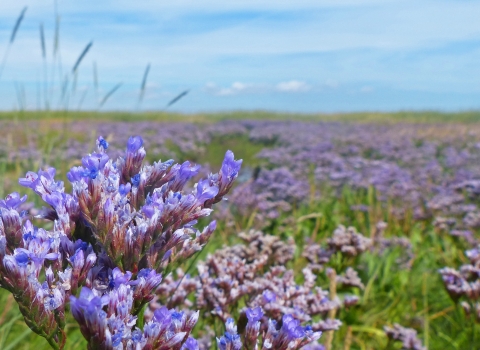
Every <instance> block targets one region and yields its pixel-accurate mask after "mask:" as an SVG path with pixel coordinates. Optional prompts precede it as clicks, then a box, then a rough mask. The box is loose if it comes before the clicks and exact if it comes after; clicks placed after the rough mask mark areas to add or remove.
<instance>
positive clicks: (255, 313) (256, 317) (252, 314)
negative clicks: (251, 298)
mask: <svg viewBox="0 0 480 350" xmlns="http://www.w3.org/2000/svg"><path fill="white" fill-rule="evenodd" d="M245 313H246V314H247V318H248V322H249V323H255V322H258V321H260V320H261V319H262V317H263V311H262V308H261V307H260V306H257V307H256V308H254V309H247V310H246V311H245Z"/></svg>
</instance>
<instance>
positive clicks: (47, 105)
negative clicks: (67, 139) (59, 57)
mask: <svg viewBox="0 0 480 350" xmlns="http://www.w3.org/2000/svg"><path fill="white" fill-rule="evenodd" d="M39 30H40V48H41V50H42V60H43V98H44V101H43V102H44V106H45V109H46V110H48V109H50V103H49V96H48V71H47V50H46V45H45V30H44V28H43V23H40V28H39Z"/></svg>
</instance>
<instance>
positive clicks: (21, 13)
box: [10, 6, 27, 45]
mask: <svg viewBox="0 0 480 350" xmlns="http://www.w3.org/2000/svg"><path fill="white" fill-rule="evenodd" d="M25 12H27V7H26V6H25V7H24V8H23V10H22V12H20V16H18V18H17V22H15V26H14V27H13V31H12V35H11V36H10V45H11V44H13V42H14V41H15V37H16V35H17V32H18V29H19V28H20V24H22V21H23V17H25Z"/></svg>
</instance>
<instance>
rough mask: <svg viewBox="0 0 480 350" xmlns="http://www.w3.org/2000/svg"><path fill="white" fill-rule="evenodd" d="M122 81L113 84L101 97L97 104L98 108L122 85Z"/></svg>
mask: <svg viewBox="0 0 480 350" xmlns="http://www.w3.org/2000/svg"><path fill="white" fill-rule="evenodd" d="M122 84H123V83H118V84H117V85H115V86H114V87H113V88H112V89H111V90H110V91H109V92H107V94H106V95H105V96H104V97H103V99H102V100H101V101H100V104H99V105H98V109H100V108H102V107H103V105H104V104H105V102H107V100H108V99H109V98H110V97H111V96H112V95H113V94H114V93H115V92H116V91H117V90H118V89H120V87H121V86H122Z"/></svg>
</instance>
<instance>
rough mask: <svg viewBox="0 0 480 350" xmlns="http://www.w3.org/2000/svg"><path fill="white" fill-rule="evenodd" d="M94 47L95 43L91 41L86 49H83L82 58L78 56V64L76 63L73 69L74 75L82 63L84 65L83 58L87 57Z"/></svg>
mask: <svg viewBox="0 0 480 350" xmlns="http://www.w3.org/2000/svg"><path fill="white" fill-rule="evenodd" d="M92 45H93V41H90V42H89V43H88V44H87V46H85V48H84V49H83V51H82V53H81V54H80V56H78V58H77V62H75V65H74V66H73V69H72V73H75V72H76V71H77V69H78V66H79V65H80V63H82V60H83V58H84V57H85V55H86V54H87V53H88V51H89V50H90V48H91V47H92Z"/></svg>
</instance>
